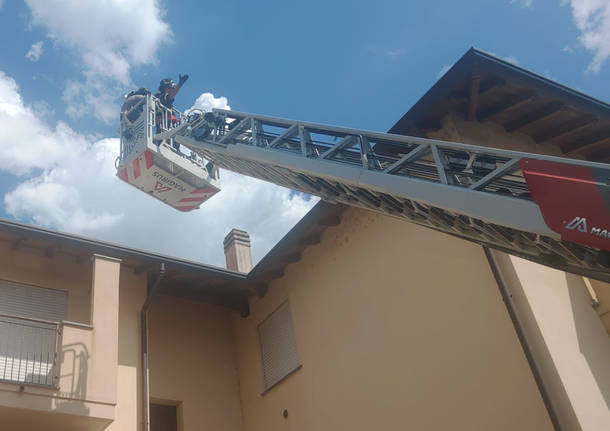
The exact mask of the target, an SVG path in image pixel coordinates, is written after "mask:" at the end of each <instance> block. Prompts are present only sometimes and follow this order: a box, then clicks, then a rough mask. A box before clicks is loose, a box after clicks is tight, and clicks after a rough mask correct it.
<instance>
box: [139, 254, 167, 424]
mask: <svg viewBox="0 0 610 431" xmlns="http://www.w3.org/2000/svg"><path fill="white" fill-rule="evenodd" d="M164 276H165V263H161V266H160V267H159V274H158V275H157V279H156V280H155V283H154V284H153V285H152V287H151V288H150V289H148V292H147V294H146V300H145V301H144V304H142V311H141V312H140V317H141V319H142V322H141V326H142V341H141V342H142V431H150V405H149V380H148V309H149V308H150V304H151V301H152V297H153V294H154V293H155V290H157V287H159V284H160V283H161V280H162V279H163V277H164Z"/></svg>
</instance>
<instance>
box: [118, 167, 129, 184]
mask: <svg viewBox="0 0 610 431" xmlns="http://www.w3.org/2000/svg"><path fill="white" fill-rule="evenodd" d="M119 178H120V179H122V180H123V181H125V182H129V177H128V176H127V168H123V169H121V170H119Z"/></svg>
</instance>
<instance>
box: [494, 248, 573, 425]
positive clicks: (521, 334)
mask: <svg viewBox="0 0 610 431" xmlns="http://www.w3.org/2000/svg"><path fill="white" fill-rule="evenodd" d="M483 251H484V252H485V256H486V257H487V261H488V262H489V266H490V267H491V272H492V273H493V276H494V278H495V279H496V284H497V285H498V289H499V290H500V295H502V300H503V301H504V305H506V310H507V311H508V315H509V316H510V320H511V321H512V323H513V327H514V328H515V332H516V333H517V338H518V339H519V343H520V344H521V347H522V348H523V353H525V358H526V359H527V362H528V364H529V366H530V369H531V370H532V374H533V375H534V380H535V381H536V385H537V386H538V391H540V396H541V397H542V401H543V402H544V406H545V407H546V410H547V412H548V414H549V419H550V420H551V423H552V424H553V428H554V429H555V431H562V428H561V425H560V424H559V420H558V418H557V413H556V412H555V409H554V408H553V404H552V403H551V399H550V398H549V393H548V391H547V389H546V387H545V385H544V381H543V380H542V375H541V373H540V369H539V368H538V365H537V364H536V360H535V359H534V355H533V354H532V350H531V348H530V346H529V344H528V343H527V339H526V337H525V331H524V330H523V326H522V325H521V322H520V321H519V318H518V317H517V312H516V311H515V306H514V305H513V301H512V300H511V297H512V296H511V294H510V292H509V290H508V288H507V286H506V283H504V278H503V277H502V275H501V272H500V268H499V266H498V262H496V259H495V257H494V255H493V253H492V252H491V250H490V249H489V247H487V246H483Z"/></svg>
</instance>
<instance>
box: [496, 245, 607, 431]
mask: <svg viewBox="0 0 610 431" xmlns="http://www.w3.org/2000/svg"><path fill="white" fill-rule="evenodd" d="M494 256H495V258H496V260H497V262H498V265H499V267H500V270H501V275H502V277H503V280H504V282H505V284H506V285H507V288H508V289H509V291H510V293H511V295H512V296H511V298H512V299H511V300H512V301H513V303H514V305H515V309H516V313H517V316H518V318H519V321H520V322H521V324H522V326H523V328H524V333H525V336H526V338H527V342H528V344H529V345H530V347H531V350H532V354H533V356H534V359H535V360H536V363H537V366H538V368H539V370H540V374H541V376H542V378H543V380H544V384H545V387H546V390H547V392H548V394H549V398H550V400H551V402H552V404H553V406H554V410H555V411H556V413H557V417H558V419H559V421H560V424H561V425H562V429H563V430H566V431H572V430H587V431H588V430H591V431H595V430H599V431H601V430H607V429H608V428H609V427H610V408H609V405H610V339H609V338H608V334H607V332H606V329H605V327H604V325H603V323H602V320H601V319H600V317H599V316H598V314H597V313H596V311H595V310H594V309H593V307H592V306H591V295H590V293H589V291H588V290H587V288H586V286H585V283H584V280H583V278H582V277H580V276H577V275H573V274H566V273H564V272H562V271H558V270H555V269H552V268H548V267H545V266H542V265H538V264H536V263H534V262H530V261H527V260H523V259H520V258H517V257H514V256H508V255H506V254H504V253H499V252H495V253H494ZM602 285H603V286H602ZM596 286H597V287H598V289H600V288H602V287H605V288H608V287H610V286H608V285H607V284H605V283H601V282H596Z"/></svg>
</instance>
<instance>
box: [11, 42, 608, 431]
mask: <svg viewBox="0 0 610 431" xmlns="http://www.w3.org/2000/svg"><path fill="white" fill-rule="evenodd" d="M609 124H610V106H608V105H607V104H604V103H603V102H600V101H597V100H595V99H592V98H590V97H588V96H585V95H582V94H580V93H577V92H575V91H573V90H570V89H568V88H566V87H564V86H561V85H560V84H557V83H554V82H552V81H549V80H548V79H546V78H543V77H540V76H538V75H535V74H533V73H531V72H528V71H525V70H523V69H521V68H519V67H516V66H514V65H511V64H509V63H506V62H504V61H502V60H499V59H496V58H495V57H492V56H489V55H487V54H485V53H482V52H480V51H477V50H470V51H468V52H467V53H466V54H465V56H464V57H463V58H462V59H461V60H460V61H458V62H457V63H456V64H455V65H454V66H453V68H452V69H451V70H450V71H449V72H447V74H446V75H445V76H444V77H443V78H441V79H440V80H439V81H438V82H437V84H435V85H434V86H433V87H432V88H431V89H430V91H429V92H428V93H427V94H426V95H424V97H422V99H421V100H420V101H419V102H418V103H417V104H416V105H414V106H413V108H411V110H409V112H408V113H407V114H406V115H405V116H404V117H403V118H402V119H401V120H400V121H398V123H397V124H396V125H395V126H394V127H393V128H392V130H391V131H392V132H394V133H410V134H417V135H419V136H427V137H435V138H442V139H447V140H456V141H462V142H467V143H474V144H476V145H492V146H498V147H502V148H510V149H517V150H525V151H530V152H541V153H545V154H555V155H560V156H569V157H581V158H589V159H592V160H597V161H608V160H609V157H610V128H609V127H608V125H609ZM387 151H392V149H391V148H388V149H387ZM219 246H220V245H219ZM224 247H225V254H226V256H227V264H228V266H229V268H230V269H228V270H225V269H222V268H216V267H211V266H208V265H203V264H199V263H195V262H189V261H185V260H180V259H175V258H171V257H167V256H162V255H157V254H152V253H148V252H144V251H140V250H134V249H129V248H125V247H120V246H116V245H112V244H107V243H103V242H99V241H92V240H88V239H85V238H80V237H76V236H72V235H66V234H62V233H58V232H53V231H49V230H46V229H41V228H36V227H32V226H27V225H23V224H20V223H16V222H11V221H6V220H5V221H0V256H1V259H0V379H1V380H2V382H1V383H0V423H2V427H1V428H2V429H11V430H20V429H23V430H30V429H39V428H42V429H48V430H55V429H58V430H69V429H75V430H81V429H91V430H102V429H107V430H112V431H113V430H121V431H122V430H141V429H145V426H144V425H145V423H146V422H147V421H148V420H147V418H150V423H151V429H152V430H198V429H220V430H229V431H233V430H234V431H242V430H244V431H257V430H329V429H353V430H368V429H371V428H379V429H397V428H412V429H427V430H441V429H443V430H444V429H456V430H489V429H492V430H513V429H523V430H553V429H556V430H605V429H607V425H608V423H610V409H609V407H608V406H609V404H610V367H609V366H608V364H609V359H610V340H609V339H608V334H609V333H610V313H608V312H609V311H610V285H609V284H608V283H607V282H606V281H607V280H606V281H603V280H597V279H593V278H587V277H583V276H581V275H576V274H567V273H564V272H562V271H561V270H559V269H556V268H551V267H549V266H543V265H540V264H538V263H534V262H531V261H526V260H523V259H520V258H517V257H514V256H509V255H507V254H505V253H502V252H499V251H494V250H489V249H486V248H483V247H481V246H480V245H477V244H475V243H472V242H467V241H464V240H462V239H459V238H456V237H452V236H449V235H446V234H443V233H440V232H436V231H433V230H429V229H425V228H423V227H420V226H417V225H414V224H410V223H407V222H404V221H402V220H398V219H393V218H390V217H387V216H383V215H379V214H375V213H371V212H368V211H365V210H361V209H357V208H348V207H343V206H336V205H330V204H326V203H320V204H318V205H316V207H314V208H313V209H312V210H311V211H310V213H309V214H307V215H306V216H305V217H304V218H303V220H301V221H300V222H299V223H298V224H297V225H296V226H295V227H294V228H293V229H292V230H291V231H290V232H289V233H288V234H287V235H286V236H285V237H284V238H283V239H282V240H281V241H280V242H279V243H278V244H277V245H276V246H275V247H274V248H273V249H272V250H271V251H270V252H269V253H268V254H267V255H266V256H265V257H264V258H263V259H262V260H261V261H260V262H259V263H258V264H257V265H256V266H255V267H254V268H252V267H251V266H252V263H251V258H250V255H249V238H248V236H247V234H246V233H244V232H242V231H237V230H234V231H232V232H231V233H230V234H229V235H228V236H227V239H226V240H225V244H224ZM147 297H148V298H150V301H147ZM143 364H144V365H143ZM145 365H147V366H145ZM146 392H148V393H149V396H148V398H149V401H150V403H148V402H145V399H146V396H145V394H146Z"/></svg>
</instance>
